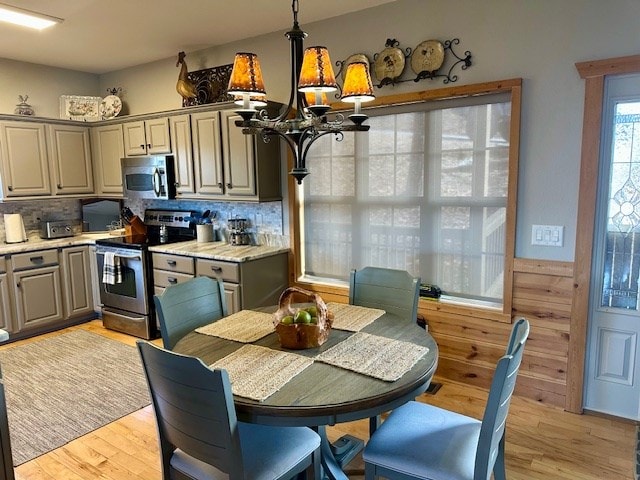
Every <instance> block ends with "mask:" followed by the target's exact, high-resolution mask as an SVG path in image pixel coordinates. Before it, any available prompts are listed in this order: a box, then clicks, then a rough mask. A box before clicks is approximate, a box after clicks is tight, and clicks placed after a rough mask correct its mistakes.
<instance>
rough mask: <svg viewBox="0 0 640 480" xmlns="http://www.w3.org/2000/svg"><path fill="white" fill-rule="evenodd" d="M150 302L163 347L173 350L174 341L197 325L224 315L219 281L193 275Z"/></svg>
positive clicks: (222, 295)
mask: <svg viewBox="0 0 640 480" xmlns="http://www.w3.org/2000/svg"><path fill="white" fill-rule="evenodd" d="M153 301H154V303H155V306H156V312H157V314H158V322H159V323H160V333H161V335H162V342H163V346H164V348H166V349H167V350H173V347H175V345H176V343H177V342H178V340H180V339H181V338H182V337H184V336H185V335H186V334H187V333H189V332H191V331H192V330H194V329H195V328H197V327H201V326H203V325H206V324H208V323H211V322H214V321H215V320H219V319H220V318H222V317H224V316H226V315H227V304H226V301H225V294H224V285H223V283H222V280H220V279H218V280H214V279H211V278H209V277H196V278H194V279H192V280H187V281H186V282H182V283H178V284H176V285H171V286H169V287H167V288H166V290H165V291H164V292H163V293H162V295H155V296H154V297H153Z"/></svg>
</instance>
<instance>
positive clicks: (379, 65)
mask: <svg viewBox="0 0 640 480" xmlns="http://www.w3.org/2000/svg"><path fill="white" fill-rule="evenodd" d="M404 65H405V62H404V54H403V53H402V50H400V49H399V48H397V47H387V48H385V49H384V50H382V51H381V52H380V53H377V54H376V55H375V61H374V63H373V71H374V73H375V76H376V78H377V79H378V81H379V82H380V83H381V84H385V83H393V81H394V80H395V79H397V78H398V77H399V76H400V75H402V71H403V70H404Z"/></svg>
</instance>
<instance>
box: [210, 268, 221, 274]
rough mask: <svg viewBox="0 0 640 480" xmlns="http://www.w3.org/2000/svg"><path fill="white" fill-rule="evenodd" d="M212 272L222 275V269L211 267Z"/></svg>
mask: <svg viewBox="0 0 640 480" xmlns="http://www.w3.org/2000/svg"><path fill="white" fill-rule="evenodd" d="M211 270H213V271H214V272H216V273H222V267H211Z"/></svg>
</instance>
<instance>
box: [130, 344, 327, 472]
mask: <svg viewBox="0 0 640 480" xmlns="http://www.w3.org/2000/svg"><path fill="white" fill-rule="evenodd" d="M137 345H138V349H139V351H140V356H141V358H142V365H143V367H144V372H145V375H146V377H147V383H148V385H149V391H150V393H151V400H152V403H153V410H154V413H155V416H156V422H157V427H158V436H159V440H160V455H161V462H162V478H163V479H164V480H177V479H193V480H222V479H225V480H246V479H254V480H277V479H283V480H284V479H290V478H294V477H296V476H297V475H299V474H304V478H307V479H316V478H317V479H319V478H320V437H319V435H318V434H317V433H316V432H314V431H313V430H311V429H310V428H307V427H271V426H265V425H254V424H249V423H242V422H238V421H237V418H236V411H235V407H234V405H233V395H232V393H231V384H230V382H229V376H228V374H227V372H226V370H218V369H210V368H209V367H207V366H206V365H205V364H204V363H202V361H201V360H200V359H198V358H195V357H191V356H187V355H181V354H178V353H174V352H171V351H169V350H165V349H163V348H161V347H159V346H156V345H154V344H152V343H149V342H144V341H141V340H139V341H138V342H137Z"/></svg>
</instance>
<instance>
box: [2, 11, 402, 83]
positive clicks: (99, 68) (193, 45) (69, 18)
mask: <svg viewBox="0 0 640 480" xmlns="http://www.w3.org/2000/svg"><path fill="white" fill-rule="evenodd" d="M0 1H2V3H5V4H9V5H13V6H16V7H20V8H24V9H28V10H32V11H35V12H40V13H44V14H47V15H51V16H54V17H58V18H62V19H64V21H63V22H62V23H61V24H58V25H55V26H53V27H50V28H48V29H45V30H42V31H37V30H31V29H27V28H24V27H19V26H14V25H10V24H5V23H0V38H2V42H0V58H8V59H12V60H18V61H22V62H29V63H37V64H42V65H49V66H55V67H61V68H67V69H71V70H78V71H82V72H89V73H95V74H101V73H106V72H112V71H116V70H120V69H123V68H127V67H131V66H134V65H140V64H143V63H148V62H153V61H156V60H161V59H165V58H169V57H172V56H175V54H176V52H178V51H181V50H184V51H185V52H193V51H197V50H200V49H203V48H207V47H212V46H216V45H222V44H225V43H229V42H233V41H237V40H242V39H245V38H250V37H255V36H258V35H262V34H265V33H271V32H275V31H282V30H287V29H288V28H290V27H291V25H292V23H293V17H292V11H291V0H0ZM392 1H395V0H302V1H300V4H299V9H298V10H299V12H298V21H299V23H300V26H301V27H302V28H303V29H304V25H305V24H308V23H311V22H314V21H318V20H324V19H327V18H331V17H335V16H339V15H343V14H346V13H350V12H355V11H359V10H363V9H366V8H371V7H374V6H376V5H380V4H383V3H389V2H392Z"/></svg>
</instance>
